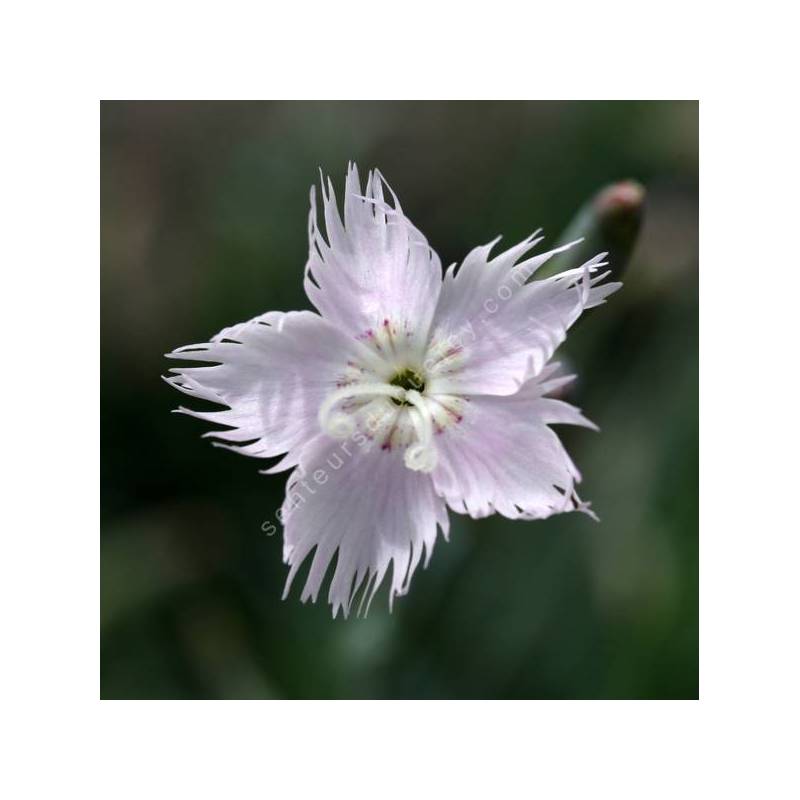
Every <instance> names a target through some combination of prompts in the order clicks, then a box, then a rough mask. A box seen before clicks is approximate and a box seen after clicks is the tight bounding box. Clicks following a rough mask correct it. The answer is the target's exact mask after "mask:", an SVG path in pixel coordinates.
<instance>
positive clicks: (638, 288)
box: [101, 102, 698, 698]
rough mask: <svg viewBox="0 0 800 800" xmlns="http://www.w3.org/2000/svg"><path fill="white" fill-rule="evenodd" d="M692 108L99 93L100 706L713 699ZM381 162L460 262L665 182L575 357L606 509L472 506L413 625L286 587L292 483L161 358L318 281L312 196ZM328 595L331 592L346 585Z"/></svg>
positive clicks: (578, 437)
mask: <svg viewBox="0 0 800 800" xmlns="http://www.w3.org/2000/svg"><path fill="white" fill-rule="evenodd" d="M697 138H698V107H697V103H695V102H563V103H560V102H559V103H555V102H408V103H406V102H294V103H293V102H261V103H249V102H247V103H245V102H242V103H239V102H202V103H201V102H158V103H155V102H104V103H102V104H101V206H102V208H101V211H102V241H101V260H102V277H101V309H102V322H101V327H102V330H101V364H102V374H101V443H102V444H101V493H102V508H101V522H102V524H101V530H102V533H101V567H102V571H101V577H102V581H101V587H102V589H101V654H102V655H101V695H102V697H104V698H694V697H697V692H698V607H697V595H698V556H697V550H698V542H697V514H698V355H697V315H698V307H697V236H698V224H697V222H698V220H697V192H698V187H697V171H698V155H697ZM348 159H354V160H355V161H356V162H357V163H358V164H359V166H360V167H361V169H362V173H363V174H365V173H366V170H367V169H368V168H370V167H372V166H378V167H379V168H380V169H381V170H382V172H383V173H384V175H385V176H386V178H387V179H388V181H389V182H390V183H391V184H392V186H393V188H394V189H395V191H397V193H398V195H399V197H400V200H401V202H402V204H403V208H404V210H405V211H406V213H407V214H408V215H409V217H410V218H411V219H412V221H413V222H414V223H415V224H416V225H417V226H418V227H419V228H420V229H421V230H422V231H423V233H425V235H426V236H427V237H428V240H429V241H430V243H431V244H432V246H433V247H434V248H435V249H436V250H437V251H438V252H439V254H440V256H441V258H442V262H443V263H444V264H445V265H447V264H450V263H452V262H454V261H458V260H460V259H462V258H463V256H464V255H465V254H466V253H467V251H468V250H469V249H470V248H472V247H473V246H475V245H478V244H482V243H485V242H487V241H489V240H491V239H492V238H494V237H495V236H496V235H497V234H501V233H502V234H503V236H504V244H506V245H510V244H512V243H516V242H517V241H519V240H520V239H522V238H523V237H524V236H526V235H527V234H529V233H530V232H531V231H532V230H533V229H535V228H537V227H540V226H542V227H543V228H544V231H545V233H546V234H547V235H548V238H547V240H546V241H545V244H547V242H551V243H554V242H555V241H556V239H557V238H558V235H559V234H560V232H561V231H562V229H563V228H565V227H566V225H567V224H568V223H569V222H570V220H571V218H572V217H573V215H574V213H575V212H576V210H577V209H578V207H579V206H581V205H582V204H583V203H584V201H585V200H586V199H587V198H588V197H590V196H591V195H593V194H594V193H595V192H596V191H597V190H598V189H599V188H601V187H602V186H603V185H604V184H606V183H608V182H610V181H615V180H619V179H622V178H629V177H630V178H636V179H638V180H639V181H641V182H642V183H643V184H644V185H645V186H646V188H647V192H648V201H647V213H646V218H645V223H644V226H643V229H642V234H641V238H640V240H639V242H638V245H637V247H636V250H635V252H634V256H633V260H632V262H631V264H630V266H629V268H628V270H627V272H626V275H625V287H624V288H623V290H622V291H621V292H620V293H618V294H617V295H615V296H614V297H613V298H611V301H610V302H609V303H608V305H606V306H603V307H601V308H600V309H597V310H595V311H591V312H589V313H588V314H587V318H586V319H585V320H582V322H581V323H580V324H579V325H578V326H577V327H576V329H575V330H574V333H573V335H571V336H570V338H569V339H568V341H567V344H566V345H565V347H564V348H563V349H562V351H560V353H559V355H560V356H562V357H566V358H567V359H568V361H569V362H570V364H571V366H572V367H573V368H574V369H575V370H577V371H578V373H579V375H580V379H579V381H578V382H577V384H576V385H575V386H574V387H573V389H572V390H571V392H570V394H569V396H568V398H567V399H569V400H571V401H572V402H574V403H576V404H577V405H579V406H580V407H582V408H583V409H584V410H585V412H586V413H587V415H588V416H589V417H590V418H591V419H593V420H594V421H596V422H597V423H598V424H599V425H600V427H601V428H602V433H600V434H596V433H592V432H591V431H586V430H582V429H574V430H573V429H570V428H564V427H560V428H559V432H560V434H561V435H562V437H563V438H564V439H565V441H566V444H567V446H568V448H569V449H570V452H571V454H572V455H573V457H574V459H575V461H576V463H577V464H578V466H579V467H580V468H581V470H582V472H583V475H584V482H583V484H582V487H581V495H582V496H583V497H584V498H585V499H588V500H591V501H592V503H593V507H594V509H595V510H596V512H597V513H598V514H599V515H600V517H601V519H602V522H601V523H600V524H599V525H598V524H595V523H593V522H592V521H591V520H590V519H589V518H588V517H586V516H583V515H562V516H561V517H555V518H552V519H550V520H546V521H540V522H511V521H509V520H506V519H503V518H501V517H493V518H490V519H487V520H481V521H472V520H470V519H468V518H465V517H462V516H458V515H455V514H451V521H452V530H451V541H450V543H445V542H444V541H443V540H441V539H440V540H439V542H438V543H437V547H436V552H435V553H434V556H433V559H432V560H431V564H430V566H429V567H428V569H427V570H422V569H420V570H419V571H418V572H417V574H416V575H415V577H414V581H413V584H412V589H411V592H410V593H409V595H408V596H407V597H405V598H400V599H399V600H398V602H397V603H396V604H395V610H394V612H393V613H392V614H389V611H388V607H387V606H388V604H387V602H386V590H385V587H384V589H383V590H382V591H381V592H380V593H379V594H378V596H377V597H376V599H375V602H374V603H373V606H372V610H371V611H370V614H369V616H368V617H367V618H366V619H355V618H352V619H350V620H348V621H343V620H342V619H337V620H335V621H334V620H332V619H331V616H330V608H329V607H328V606H327V605H326V604H325V603H324V602H322V601H320V603H319V604H318V605H316V606H312V605H302V604H301V603H300V602H299V599H298V596H299V586H301V585H302V582H303V581H302V574H301V577H300V579H298V581H296V583H295V588H294V591H293V594H292V596H291V598H290V599H289V600H287V601H285V602H282V601H281V600H280V595H281V591H282V588H283V582H284V578H285V573H286V569H285V567H284V565H283V564H282V561H281V537H280V533H278V534H276V535H274V536H271V537H268V536H266V535H265V534H264V533H263V532H262V531H261V523H262V521H264V520H266V519H269V518H271V517H272V516H273V513H274V509H275V508H277V507H278V506H279V505H280V502H281V499H282V495H283V489H284V484H285V477H286V476H285V475H280V476H262V475H259V474H258V473H257V469H259V468H260V466H261V464H260V462H258V461H256V460H254V459H250V458H245V457H242V456H238V455H236V454H233V453H230V452H227V451H223V450H219V449H216V448H212V447H211V446H210V445H209V443H208V442H206V441H202V440H201V439H200V434H201V433H202V432H204V431H205V430H207V429H208V426H207V425H205V424H204V423H202V422H199V421H197V420H192V419H190V418H188V417H181V416H176V415H172V414H170V413H169V412H170V409H172V408H175V407H176V406H177V405H179V404H180V403H181V402H183V400H182V397H181V395H179V394H178V393H177V392H175V391H174V390H173V389H171V388H170V387H168V386H167V385H166V384H164V383H163V382H162V381H161V379H160V377H159V376H160V375H161V374H162V373H164V372H166V370H167V368H168V367H169V366H170V364H168V363H167V361H166V359H164V358H163V353H165V352H167V351H169V350H171V349H173V348H174V347H176V346H179V345H183V344H188V343H191V342H197V341H205V340H207V338H208V337H209V336H211V335H212V334H214V333H216V332H217V331H218V330H219V329H220V328H222V327H225V326H227V325H230V324H232V323H234V322H237V321H241V320H245V319H248V318H250V317H253V316H255V315H256V314H260V313H262V312H264V311H267V310H271V309H277V310H290V309H303V308H309V307H310V305H309V303H308V301H307V299H306V297H305V295H304V294H303V291H302V281H301V279H302V270H303V266H304V264H305V258H306V254H307V239H306V217H307V212H308V190H309V186H310V185H311V184H312V183H313V182H314V181H315V180H317V168H318V167H322V169H323V170H324V171H325V172H326V173H329V174H330V175H331V176H332V177H333V178H334V181H335V184H336V187H337V191H340V190H341V187H342V183H343V176H344V172H345V168H346V164H347V161H348ZM322 595H323V596H324V590H323V593H322Z"/></svg>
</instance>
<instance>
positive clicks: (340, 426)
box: [319, 383, 405, 439]
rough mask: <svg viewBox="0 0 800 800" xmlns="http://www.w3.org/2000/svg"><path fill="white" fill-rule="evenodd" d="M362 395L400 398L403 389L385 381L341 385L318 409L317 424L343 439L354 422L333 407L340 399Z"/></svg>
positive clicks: (351, 431) (349, 432) (402, 394)
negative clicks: (336, 411)
mask: <svg viewBox="0 0 800 800" xmlns="http://www.w3.org/2000/svg"><path fill="white" fill-rule="evenodd" d="M363 395H372V396H384V397H393V398H395V399H397V400H402V399H403V396H404V395H405V390H404V389H403V388H402V387H400V386H391V385H389V384H386V383H362V384H355V385H353V386H343V387H342V388H341V389H337V390H336V391H335V392H331V394H329V395H328V397H326V398H325V402H324V403H323V404H322V405H321V406H320V409H319V424H320V426H321V427H322V430H324V431H325V432H326V433H327V434H328V435H329V436H333V437H334V438H336V439H344V438H346V437H348V436H350V434H352V433H353V432H354V431H355V423H354V422H353V419H352V417H351V416H349V415H348V414H341V413H333V411H334V408H335V406H336V405H338V403H340V402H341V401H342V400H348V399H350V398H351V397H360V396H363Z"/></svg>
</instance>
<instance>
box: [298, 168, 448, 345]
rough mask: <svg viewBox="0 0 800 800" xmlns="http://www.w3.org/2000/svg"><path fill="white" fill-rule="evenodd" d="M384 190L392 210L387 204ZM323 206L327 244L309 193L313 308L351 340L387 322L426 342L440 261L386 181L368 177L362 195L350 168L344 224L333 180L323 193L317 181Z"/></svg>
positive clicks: (376, 175)
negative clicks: (390, 198) (389, 199)
mask: <svg viewBox="0 0 800 800" xmlns="http://www.w3.org/2000/svg"><path fill="white" fill-rule="evenodd" d="M384 186H385V187H386V188H387V189H388V191H389V193H390V194H391V195H392V199H393V206H390V205H388V204H387V203H386V202H384V195H383V188H384ZM322 200H323V216H324V219H325V232H326V236H327V241H326V239H325V238H324V237H323V235H322V233H321V232H320V230H319V228H318V225H317V204H316V191H315V189H314V188H312V190H311V213H310V215H309V223H308V239H309V255H308V263H307V265H306V278H305V288H306V293H307V294H308V297H309V299H310V300H311V302H312V303H313V304H314V305H315V306H316V307H317V309H318V310H319V312H320V314H322V316H323V317H325V318H326V319H328V320H330V321H331V322H333V323H335V324H337V325H339V327H341V328H342V330H346V331H350V332H351V333H353V334H354V335H361V334H364V333H365V332H366V331H368V330H371V329H373V328H375V327H376V326H379V325H382V324H383V322H384V320H391V321H392V323H394V324H395V325H396V326H397V327H398V328H399V329H403V328H405V329H406V330H408V331H409V332H410V333H411V334H413V335H414V336H416V337H418V338H419V340H420V341H421V342H424V341H425V340H426V339H427V335H428V331H429V327H430V322H431V319H432V317H433V312H434V309H435V307H436V301H437V298H438V296H439V291H440V289H441V282H442V268H441V262H440V261H439V258H438V256H437V255H436V253H434V252H433V250H431V248H430V247H429V245H428V243H427V241H426V240H425V237H424V236H423V235H422V234H421V233H420V232H419V231H418V230H417V229H416V228H415V227H414V226H413V225H412V224H411V223H410V222H409V220H408V219H407V218H406V217H405V215H404V214H403V212H402V209H401V208H400V203H399V201H398V200H397V196H396V195H395V194H394V192H393V191H392V190H391V188H390V187H389V186H388V184H386V182H385V181H384V179H383V176H382V175H381V174H380V173H379V172H378V171H377V170H375V171H373V172H370V173H369V176H368V177H367V186H366V190H365V192H364V194H363V195H362V191H361V182H360V180H359V177H358V169H357V168H356V166H355V164H350V166H349V167H348V171H347V181H346V186H345V198H344V224H343V223H342V221H341V218H340V216H339V211H338V208H337V205H336V197H335V195H334V192H333V184H332V183H331V181H330V178H329V179H328V181H327V191H326V187H325V181H324V179H323V181H322Z"/></svg>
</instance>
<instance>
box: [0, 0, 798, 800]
mask: <svg viewBox="0 0 800 800" xmlns="http://www.w3.org/2000/svg"><path fill="white" fill-rule="evenodd" d="M522 9H523V6H522V4H513V5H512V4H510V3H505V2H494V3H492V4H491V6H489V7H483V8H482V9H480V12H479V13H475V12H474V11H472V12H471V11H470V10H469V9H467V8H465V7H464V6H463V4H457V5H456V4H440V5H436V4H434V3H431V2H427V3H425V4H422V3H414V2H407V3H404V4H399V5H398V4H384V5H380V4H375V3H374V2H369V3H368V2H362V3H346V2H339V3H329V4H326V5H325V6H322V5H317V6H316V7H312V6H309V5H308V4H303V5H297V6H295V7H291V8H286V7H280V8H278V7H276V6H268V5H267V4H265V3H248V4H241V3H229V4H227V5H224V6H220V5H218V4H216V5H212V4H188V3H185V4H179V3H173V4H167V3H158V4H156V3H152V2H142V3H140V4H137V6H136V7H133V6H116V7H115V10H112V8H111V7H109V5H108V4H103V5H101V4H96V5H95V4H87V3H76V4H69V5H63V4H62V5H55V4H44V5H41V6H34V7H30V6H28V7H18V8H15V9H14V10H13V11H11V12H7V17H8V18H7V19H6V21H5V23H4V29H5V32H6V40H7V41H6V44H5V46H4V52H3V55H2V58H3V66H4V67H5V69H4V75H5V76H6V79H7V81H8V84H9V89H8V92H9V97H8V99H7V103H6V112H7V113H6V115H5V119H6V124H5V126H4V148H3V167H4V169H3V178H4V179H3V184H4V186H3V203H4V212H5V213H4V215H3V219H4V220H5V222H6V226H4V227H5V228H6V237H7V238H6V242H7V243H8V244H7V245H6V247H5V248H4V266H5V268H6V269H5V273H4V277H5V286H4V292H3V310H4V322H5V329H6V359H5V371H4V372H5V380H4V389H5V391H4V400H5V402H6V415H5V422H6V447H5V448H4V464H5V465H6V466H7V467H8V474H7V477H6V487H7V490H8V497H7V499H6V504H5V508H4V512H3V513H4V523H5V524H4V525H3V531H4V552H3V556H4V558H3V562H2V563H3V568H4V581H3V583H2V591H3V600H4V602H3V610H4V623H5V627H4V634H5V635H4V644H5V647H4V652H5V659H4V673H5V675H4V677H5V680H4V687H5V689H6V693H7V694H9V695H10V697H9V698H8V700H7V702H6V703H5V709H4V714H3V725H4V728H5V731H6V734H7V737H8V738H7V745H6V749H5V756H6V759H5V760H6V763H7V765H8V766H7V768H6V770H5V772H4V775H3V778H2V780H3V782H5V783H10V784H12V785H13V788H15V791H8V790H7V791H6V792H5V793H4V794H5V795H6V796H20V795H22V796H35V797H50V796H61V795H63V794H65V793H69V794H71V793H72V792H73V791H74V792H75V793H78V792H79V793H80V794H81V795H87V794H89V795H99V794H101V793H102V796H104V797H105V796H113V797H115V798H119V797H122V798H125V797H134V796H135V797H137V798H138V797H142V796H145V797H167V796H170V797H174V796H176V795H177V796H186V795H189V794H190V793H191V795H192V796H203V797H205V796H208V797H211V796H214V797H219V796H220V795H225V796H232V797H242V796H251V795H258V796H263V795H267V794H277V795H279V794H281V793H284V792H285V793H289V792H291V793H300V794H301V795H306V794H308V795H311V794H312V793H314V792H316V793H319V795H321V796H326V797H327V796H345V795H347V796H349V795H351V794H353V793H355V792H377V793H380V794H382V795H386V796H389V797H394V796H398V797H399V796H400V795H401V793H402V795H404V796H405V795H407V794H408V793H409V792H418V793H420V794H423V795H428V794H431V795H434V794H436V795H442V794H445V795H447V796H451V795H455V794H456V793H458V794H464V793H466V794H475V795H480V796H487V795H488V796H499V797H505V796H518V795H520V794H522V793H525V794H528V793H529V792H530V793H533V792H539V793H541V794H542V796H544V797H573V796H575V797H577V796H579V795H580V796H586V795H592V796H597V795H612V794H613V795H614V796H615V797H619V796H622V797H640V796H642V795H643V794H646V796H655V797H671V798H672V797H675V796H681V797H686V796H688V797H707V796H720V795H728V794H730V793H734V792H735V793H736V794H739V793H741V794H743V795H744V796H755V795H758V796H767V797H778V796H789V795H791V794H792V789H793V790H794V793H796V791H797V778H796V772H795V771H794V770H793V767H792V760H791V759H792V758H793V756H794V752H793V750H794V748H793V747H792V743H793V740H794V738H795V737H794V730H793V725H792V726H791V727H790V723H793V722H794V718H795V717H794V714H795V713H796V710H797V706H796V702H797V691H796V689H795V688H794V687H795V686H796V683H797V674H798V653H797V644H796V642H797V624H796V620H795V618H794V613H795V611H796V609H797V607H798V604H797V589H796V586H797V582H798V581H797V571H798V563H799V562H800V559H798V546H797V523H796V521H795V518H794V517H795V515H794V513H793V509H792V505H791V504H792V501H793V499H794V494H793V492H792V489H793V488H794V487H793V483H794V480H793V478H794V477H795V475H796V473H797V466H796V455H795V454H796V453H797V452H798V449H797V441H796V439H797V433H796V430H797V425H796V423H795V420H794V417H795V414H794V413H793V412H794V410H795V408H796V407H797V402H796V395H795V392H794V388H795V384H796V380H795V374H796V369H797V367H796V364H797V356H796V354H795V353H793V352H792V350H793V348H792V344H793V343H794V342H795V341H796V339H797V332H796V331H797V326H796V317H797V312H796V310H795V305H796V301H795V296H796V292H795V286H796V280H797V279H796V263H795V262H796V256H795V255H794V253H793V242H792V236H793V234H794V232H795V230H796V218H797V215H796V205H797V200H796V192H797V189H796V187H797V178H798V175H797V156H796V149H797V141H798V130H797V122H796V115H793V113H792V112H793V110H794V108H795V107H796V100H795V97H796V87H795V86H793V85H790V84H789V83H788V75H790V74H792V70H791V63H790V58H791V57H792V55H791V54H792V53H794V42H793V41H791V40H790V36H791V35H792V31H793V30H795V27H794V26H793V25H790V24H789V21H788V20H787V19H782V12H781V10H780V7H779V6H778V5H777V4H774V3H770V2H766V3H762V4H761V6H759V8H758V9H754V10H753V12H752V17H751V18H748V19H743V18H742V17H741V15H739V14H738V12H737V11H736V10H735V9H733V8H731V9H727V10H725V13H724V15H722V14H720V15H719V16H717V15H716V14H713V15H712V13H711V12H709V13H706V12H704V11H703V9H702V7H701V5H700V4H697V3H695V4H692V5H689V4H688V3H672V4H670V5H669V7H667V6H658V5H656V6H649V7H645V6H643V5H642V4H641V3H633V2H629V3H606V4H596V3H595V4H591V5H590V4H588V3H580V4H568V5H566V6H564V7H563V8H560V9H559V8H555V7H554V8H550V9H544V8H541V7H539V6H530V8H529V9H528V10H527V11H523V10H522ZM637 26H641V29H637ZM534 96H535V97H537V98H542V99H547V98H575V97H578V98H580V97H585V98H622V97H625V98H633V97H648V98H692V97H697V96H700V97H701V99H702V105H701V120H702V160H701V163H702V197H701V209H702V217H701V221H702V229H701V264H702V278H701V298H702V315H701V341H702V352H701V366H702V370H703V374H702V383H701V387H702V388H701V391H702V395H701V397H702V402H701V430H702V441H701V468H702V469H701V475H702V506H701V508H702V513H701V537H702V544H701V568H702V597H701V611H702V619H701V634H702V647H701V652H702V674H701V697H702V698H703V699H702V700H701V701H700V702H684V703H667V702H664V703H577V702H576V703H545V702H541V703H489V702H486V703H461V702H458V703H455V702H452V703H350V702H348V703H311V702H309V703H269V704H267V703H247V702H239V703H110V702H104V703H100V702H99V701H98V700H97V697H98V681H97V665H98V630H97V620H98V618H99V614H98V611H99V609H98V596H99V589H98V570H97V565H98V558H97V508H98V490H97V487H98V463H97V453H98V426H97V419H98V401H97V387H98V350H99V348H98V330H99V317H98V292H97V276H98V261H97V259H98V238H99V230H98V222H97V208H98V159H97V150H98V148H97V143H98V103H97V100H98V98H100V97H104V98H122V97H124V98H137V97H147V98H171V97H181V98H203V97H215V98H225V97H229V98H244V97H251V98H258V97H271V98H275V99H278V98H311V97H317V98H325V97H329V98H337V97H338V98H360V97H365V98H366V97H369V98H378V97H382V98H408V97H415V98H422V97H429V98H437V97H447V98H475V97H493V98H511V97H513V98H529V97H534ZM9 244H10V246H9ZM9 440H10V443H11V447H10V448H9V447H8V446H7V442H8V441H9ZM43 497H45V498H46V503H44V505H43V503H42V498H43Z"/></svg>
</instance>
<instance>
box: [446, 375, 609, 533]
mask: <svg viewBox="0 0 800 800" xmlns="http://www.w3.org/2000/svg"><path fill="white" fill-rule="evenodd" d="M542 391H543V385H542V384H539V383H538V382H537V380H536V379H533V380H531V381H529V382H528V383H526V384H525V386H523V388H522V389H521V390H520V391H519V392H518V393H517V394H514V395H509V396H494V397H493V396H475V397H470V398H468V399H467V402H466V403H465V404H464V409H463V418H462V421H461V423H460V424H458V425H454V426H451V427H449V428H447V429H446V430H445V431H443V432H442V434H441V435H440V436H438V437H437V439H436V444H437V447H438V451H439V464H438V466H437V467H436V469H435V470H434V472H433V481H434V485H435V487H436V491H437V492H438V493H439V494H440V495H441V496H442V497H444V498H445V500H446V501H447V504H448V506H449V507H450V508H451V509H453V511H457V512H459V513H461V514H464V513H466V514H469V515H470V516H471V517H474V518H479V517H485V516H488V515H489V514H492V513H494V512H498V513H500V514H502V515H503V516H505V517H509V518H511V519H543V518H545V517H548V516H550V515H551V514H555V513H559V512H562V511H576V510H580V511H588V509H589V506H588V504H586V503H583V502H581V500H580V498H579V497H578V495H577V494H576V492H575V484H576V483H578V482H579V481H580V473H579V472H578V470H577V469H576V467H575V465H574V464H573V463H572V460H571V459H570V457H569V456H568V455H567V452H566V450H565V449H564V447H563V445H562V444H561V441H560V440H559V438H558V437H557V436H556V434H555V433H554V432H553V431H552V430H550V428H549V427H548V424H553V423H560V422H566V423H569V424H573V425H585V426H587V427H594V426H593V424H592V423H591V422H589V421H588V420H587V419H585V418H584V417H583V416H582V415H581V414H580V411H579V410H578V409H576V408H574V407H573V406H570V405H569V404H567V403H564V402H562V401H558V400H552V399H550V398H545V397H542ZM589 513H591V512H589Z"/></svg>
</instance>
